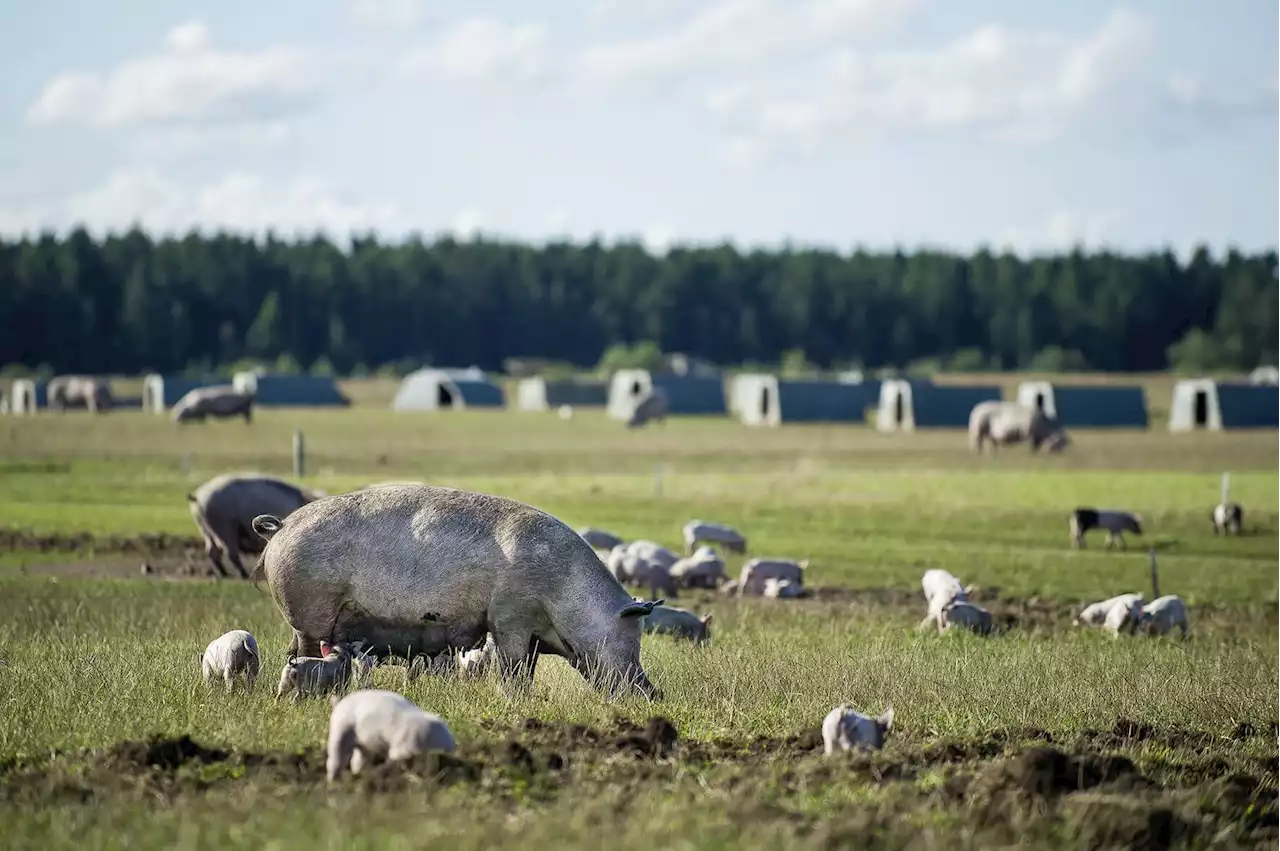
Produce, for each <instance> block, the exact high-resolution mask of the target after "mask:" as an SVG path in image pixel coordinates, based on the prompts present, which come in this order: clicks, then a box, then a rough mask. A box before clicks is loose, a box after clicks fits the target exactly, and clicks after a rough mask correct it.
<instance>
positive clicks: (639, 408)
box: [627, 387, 667, 428]
mask: <svg viewBox="0 0 1280 851" xmlns="http://www.w3.org/2000/svg"><path fill="white" fill-rule="evenodd" d="M666 420H667V391H665V390H663V389H662V388H661V387H654V388H653V389H652V390H650V391H649V392H648V393H646V394H644V395H643V396H641V397H640V398H639V399H637V400H636V402H635V405H634V406H633V407H632V408H631V416H630V417H628V419H627V428H639V427H640V426H643V425H646V424H648V423H650V422H655V421H660V422H666Z"/></svg>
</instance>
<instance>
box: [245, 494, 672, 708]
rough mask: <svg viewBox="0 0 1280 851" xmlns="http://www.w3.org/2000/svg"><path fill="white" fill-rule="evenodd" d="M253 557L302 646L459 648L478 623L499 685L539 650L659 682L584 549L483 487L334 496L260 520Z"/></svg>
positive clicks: (637, 682) (392, 651)
mask: <svg viewBox="0 0 1280 851" xmlns="http://www.w3.org/2000/svg"><path fill="white" fill-rule="evenodd" d="M253 528H254V530H255V531H257V532H258V533H259V534H260V535H261V536H262V537H263V538H264V539H265V540H267V541H268V543H267V546H266V550H265V551H264V552H263V555H262V559H261V566H262V569H263V571H264V573H265V575H266V578H267V583H268V585H269V586H270V588H271V595H272V597H273V599H274V600H275V602H276V605H277V606H278V607H279V608H280V611H281V614H283V615H284V619H285V620H286V621H287V622H288V623H289V625H290V626H291V627H293V629H294V631H295V633H296V634H297V635H298V636H299V637H300V640H299V646H300V648H301V650H302V651H303V652H314V651H313V650H312V648H313V647H315V646H318V644H319V641H320V640H321V639H322V638H323V639H324V640H326V641H330V640H331V641H334V642H354V641H356V640H364V641H365V642H366V643H367V644H368V645H369V646H370V647H371V648H372V651H373V653H374V654H375V655H377V656H378V657H380V658H381V657H384V656H391V655H394V656H400V657H404V658H412V656H415V655H418V654H425V655H432V656H434V655H436V654H439V653H442V652H445V651H450V652H451V651H454V650H470V649H471V648H473V647H478V646H480V645H481V644H482V642H483V641H484V640H485V634H486V633H491V634H492V635H493V640H494V644H495V649H496V651H497V661H498V672H499V674H500V676H501V677H502V680H503V683H504V685H515V686H517V687H519V688H520V689H524V688H525V687H527V686H528V685H530V684H531V683H532V679H533V671H534V668H535V667H536V665H537V660H538V656H539V654H541V653H552V654H555V655H558V656H563V657H564V658H566V659H567V660H568V661H569V662H570V664H572V665H573V667H574V668H575V669H576V670H577V671H578V672H579V673H580V674H581V675H582V676H583V677H584V678H586V679H587V680H588V681H590V682H591V683H593V684H594V685H596V686H597V687H599V688H602V689H607V690H609V691H610V692H616V691H618V690H620V689H622V688H623V687H627V688H634V689H636V690H638V691H640V692H641V693H642V694H644V695H646V696H648V697H650V698H659V697H660V696H661V692H660V691H659V690H658V689H656V688H655V687H654V686H653V684H652V683H651V682H650V681H649V678H648V676H647V675H646V673H645V671H644V669H643V667H642V666H641V664H640V620H641V618H642V617H643V616H645V615H647V614H649V612H650V611H652V610H653V607H654V606H655V605H656V603H653V602H648V603H641V602H638V601H636V600H634V599H632V597H631V595H630V594H629V593H627V590H626V589H625V588H623V587H622V585H621V584H620V583H619V582H618V580H617V579H615V578H614V577H613V576H612V575H611V574H610V573H609V570H608V568H606V567H605V565H604V564H603V563H602V562H601V561H600V558H599V556H597V555H596V553H595V551H594V550H592V549H591V547H590V545H588V544H587V542H586V541H584V540H583V539H582V537H581V536H579V535H578V533H577V532H575V531H573V529H571V528H569V527H568V526H566V525H565V524H564V523H562V522H561V521H559V520H557V519H556V518H554V517H552V516H551V515H549V514H547V513H545V512H543V511H539V510H538V509H536V508H534V507H532V506H530V505H525V504H524V503H520V502H516V501H515V500H511V499H505V498H503V497H499V496H492V495H489V494H482V493H472V492H468V491H461V490H454V489H452V488H442V487H429V486H425V485H421V486H416V485H402V486H386V487H379V488H372V489H369V490H358V491H353V492H351V493H344V494H338V495H336V496H332V497H329V498H327V499H322V500H319V501H317V502H313V503H311V504H309V505H305V506H303V507H302V508H299V509H298V510H297V511H295V512H294V513H293V514H291V515H289V516H288V517H287V518H285V519H284V520H283V521H281V520H280V519H278V518H276V517H270V516H260V517H258V518H256V519H255V520H254V521H253Z"/></svg>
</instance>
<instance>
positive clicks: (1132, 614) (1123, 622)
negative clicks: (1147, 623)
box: [1102, 594, 1142, 637]
mask: <svg viewBox="0 0 1280 851" xmlns="http://www.w3.org/2000/svg"><path fill="white" fill-rule="evenodd" d="M1141 619H1142V595H1141V594H1137V595H1135V596H1134V598H1133V599H1132V600H1128V601H1124V600H1122V601H1121V602H1118V603H1116V604H1114V605H1113V606H1112V607H1111V608H1110V609H1107V613H1106V615H1104V616H1103V618H1102V629H1103V631H1105V632H1108V633H1110V634H1111V635H1112V636H1113V637H1114V636H1118V635H1120V633H1125V634H1126V635H1132V634H1133V632H1134V631H1135V630H1136V629H1137V628H1138V623H1139V621H1141Z"/></svg>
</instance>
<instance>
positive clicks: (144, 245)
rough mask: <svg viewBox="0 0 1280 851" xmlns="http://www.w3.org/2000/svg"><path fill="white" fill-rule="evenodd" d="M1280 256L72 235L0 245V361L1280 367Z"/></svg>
mask: <svg viewBox="0 0 1280 851" xmlns="http://www.w3.org/2000/svg"><path fill="white" fill-rule="evenodd" d="M1276 264H1277V258H1276V253H1275V252H1274V251H1273V252H1268V253H1264V254H1257V255H1249V254H1242V253H1237V252H1230V253H1228V254H1226V255H1225V256H1221V257H1214V256H1213V255H1212V254H1211V253H1210V252H1208V251H1207V250H1204V249H1201V250H1199V251H1197V252H1196V253H1195V254H1194V256H1193V257H1192V258H1191V260H1190V261H1189V262H1187V263H1180V262H1179V261H1178V259H1177V257H1176V256H1175V255H1174V254H1172V253H1169V252H1164V253H1151V254H1145V255H1138V256H1125V255H1119V254H1113V253H1082V252H1079V251H1076V252H1072V253H1069V254H1063V255H1060V256H1053V257H1039V258H1032V259H1021V258H1019V257H1017V256H1014V255H1011V254H995V253H990V252H988V251H978V252H976V253H974V254H972V255H969V256H962V255H956V254H948V253H944V252H936V251H919V252H915V253H902V252H883V253H873V252H861V251H858V252H854V253H852V254H843V255H842V254H839V253H836V252H831V251H826V250H811V249H788V250H776V251H765V250H753V251H741V250H738V249H735V248H734V247H732V246H719V247H696V248H676V249H673V250H672V251H670V252H669V253H668V254H666V255H665V256H654V255H651V254H649V253H648V252H646V251H645V249H644V248H643V247H642V246H641V245H639V244H627V243H622V244H613V245H602V244H598V243H587V244H550V245H546V246H531V245H524V244H518V243H510V242H496V241H485V240H477V241H471V242H458V241H454V240H450V239H444V240H441V241H437V242H422V241H417V240H409V241H406V242H395V243H383V242H379V241H377V240H376V239H375V238H371V237H365V238H356V239H353V240H352V241H351V242H350V243H349V244H338V243H335V242H333V241H330V240H328V239H325V238H321V237H316V238H312V239H301V240H296V241H282V240H280V239H278V238H274V237H265V238H259V239H256V240H255V239H252V238H249V237H244V236H237V235H228V234H213V235H209V234H191V235H188V236H186V237H183V238H166V239H154V238H152V237H150V236H148V235H147V234H146V233H144V232H141V231H137V230H135V231H131V232H128V233H124V234H119V235H114V236H110V237H106V238H104V239H96V238H94V237H93V236H91V235H90V234H88V233H86V232H84V231H82V230H77V231H72V232H70V233H68V234H66V235H64V236H55V235H53V234H48V235H44V236H40V237H30V238H24V239H7V240H4V239H0V321H2V322H3V327H4V334H3V335H0V364H4V365H8V366H9V368H10V369H12V368H14V366H15V365H24V366H25V367H27V368H32V369H34V368H37V367H38V368H40V369H41V370H45V371H57V372H69V371H76V372H80V371H84V372H97V373H136V372H141V371H144V370H158V371H162V372H170V371H196V372H199V371H207V370H212V369H214V368H217V367H225V366H226V365H228V364H231V363H235V362H243V361H245V360H246V359H253V360H258V361H265V362H271V363H275V364H286V365H289V366H290V367H292V368H297V369H302V370H312V371H317V372H326V371H328V372H334V373H338V374H362V373H364V372H368V371H374V370H379V369H391V370H394V369H398V368H407V367H409V366H416V365H419V364H424V363H434V364H436V365H440V366H467V365H471V364H476V365H479V366H481V367H483V368H485V369H500V368H502V365H503V363H504V361H505V360H507V359H509V358H520V357H527V358H545V359H552V360H558V361H564V362H569V363H572V364H576V365H579V366H583V367H586V366H593V365H596V364H598V363H600V362H601V359H602V358H605V359H606V360H608V359H613V360H615V361H617V360H625V353H626V352H628V351H639V350H642V349H645V347H648V349H653V350H661V351H666V352H683V353H687V354H690V355H695V356H698V357H701V358H704V359H707V360H710V361H712V362H715V363H718V364H723V365H730V364H748V363H749V364H776V363H779V362H780V361H785V360H787V359H788V358H790V359H793V360H794V359H796V358H800V359H802V360H803V361H805V362H807V363H810V364H814V365H817V366H819V367H838V366H854V365H857V366H863V367H880V366H899V367H905V366H907V365H910V364H913V363H914V364H919V363H920V362H922V361H924V362H927V363H932V364H936V365H937V366H939V367H941V368H951V369H1017V368H1036V369H1050V370H1060V369H1075V370H1084V369H1090V370H1124V371H1145V370H1158V369H1164V368H1167V367H1169V366H1171V365H1172V366H1174V367H1182V368H1186V369H1211V368H1230V369H1237V368H1238V369H1249V368H1251V367H1253V366H1256V365H1258V364H1260V363H1275V362H1276V347H1277V346H1276V326H1277V314H1278V313H1280V307H1278V304H1277V279H1276V271H1277V270H1276ZM638 343H639V344H641V345H636V344H638ZM620 353H621V354H620ZM615 365H617V364H615Z"/></svg>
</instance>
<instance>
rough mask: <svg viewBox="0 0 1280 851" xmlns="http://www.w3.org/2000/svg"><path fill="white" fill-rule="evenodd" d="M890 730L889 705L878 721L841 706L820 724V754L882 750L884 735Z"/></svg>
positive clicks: (891, 717)
mask: <svg viewBox="0 0 1280 851" xmlns="http://www.w3.org/2000/svg"><path fill="white" fill-rule="evenodd" d="M892 729H893V705H892V704H890V705H889V706H887V707H885V710H884V713H883V714H882V715H881V716H880V717H879V718H871V717H868V716H866V715H863V714H862V713H861V712H857V711H855V710H854V709H853V708H852V707H850V706H848V705H847V704H841V705H840V706H837V707H836V708H835V709H833V710H831V711H830V712H829V713H827V717H826V718H824V719H823V721H822V751H823V753H824V754H826V755H828V756H830V755H831V754H833V753H835V752H836V751H838V750H839V751H848V750H853V749H855V748H857V749H861V750H880V749H881V748H882V747H884V740H885V735H886V734H887V733H888V732H889V731H890V730H892Z"/></svg>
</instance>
